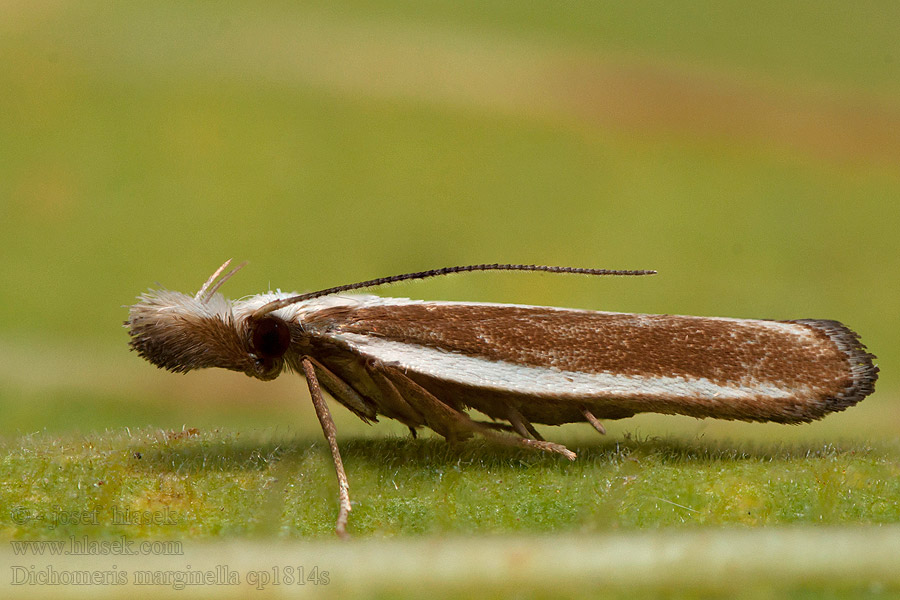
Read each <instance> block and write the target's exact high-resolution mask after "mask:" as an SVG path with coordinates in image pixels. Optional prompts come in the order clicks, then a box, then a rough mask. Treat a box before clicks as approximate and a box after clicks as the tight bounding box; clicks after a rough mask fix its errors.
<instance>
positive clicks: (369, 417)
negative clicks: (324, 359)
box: [304, 356, 378, 423]
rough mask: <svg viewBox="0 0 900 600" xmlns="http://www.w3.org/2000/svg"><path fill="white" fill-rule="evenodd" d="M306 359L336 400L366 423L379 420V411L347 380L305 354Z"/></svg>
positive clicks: (323, 385)
mask: <svg viewBox="0 0 900 600" xmlns="http://www.w3.org/2000/svg"><path fill="white" fill-rule="evenodd" d="M304 359H305V360H308V361H309V362H311V363H312V365H313V367H314V368H315V370H316V376H317V377H318V379H319V382H320V383H321V384H322V387H324V388H325V389H326V390H327V391H328V393H329V394H331V395H332V396H333V397H334V399H335V400H337V401H338V402H340V403H341V404H343V405H344V406H346V407H347V408H348V409H350V411H352V412H353V413H354V414H355V415H356V416H358V417H359V418H360V419H362V420H363V421H365V422H366V423H370V422H372V421H377V420H378V417H377V415H378V413H377V412H375V409H374V408H373V407H372V406H370V404H369V403H368V402H367V401H366V399H365V398H363V397H362V396H361V395H360V394H359V392H357V391H356V390H355V389H353V388H352V387H351V386H350V385H349V384H348V383H347V382H345V381H344V380H343V379H341V378H340V377H338V376H337V375H335V374H334V373H332V372H331V371H330V370H329V369H328V367H326V366H325V365H323V364H322V363H320V362H319V361H317V360H316V359H315V358H313V357H311V356H305V357H304Z"/></svg>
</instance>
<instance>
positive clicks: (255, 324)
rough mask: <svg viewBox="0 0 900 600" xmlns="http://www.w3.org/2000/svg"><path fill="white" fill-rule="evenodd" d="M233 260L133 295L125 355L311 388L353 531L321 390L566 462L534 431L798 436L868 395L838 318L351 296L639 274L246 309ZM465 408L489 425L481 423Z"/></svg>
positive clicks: (341, 527)
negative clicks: (194, 279)
mask: <svg viewBox="0 0 900 600" xmlns="http://www.w3.org/2000/svg"><path fill="white" fill-rule="evenodd" d="M227 265H228V263H227V262H226V263H225V264H224V265H222V267H220V268H219V270H217V271H216V272H215V273H214V274H213V276H212V277H210V278H209V279H208V280H207V281H206V283H204V285H203V286H202V287H201V289H200V291H199V292H198V293H197V294H196V295H194V296H188V295H185V294H180V293H178V292H171V291H167V290H162V291H151V292H148V293H146V294H144V295H143V296H140V297H139V302H138V303H136V304H135V305H133V306H132V307H131V309H130V312H129V318H128V321H126V323H125V325H126V326H127V327H128V328H129V334H130V336H131V346H132V348H133V349H134V350H136V351H137V352H138V354H139V355H140V356H142V357H143V358H145V359H147V360H149V361H150V362H152V363H153V364H155V365H157V366H158V367H160V368H165V369H168V370H171V371H177V372H187V371H189V370H192V369H197V368H205V367H214V366H215V367H222V368H226V369H231V370H235V371H241V372H244V373H246V374H247V375H249V376H251V377H256V378H258V379H263V380H267V379H272V378H274V377H276V376H277V375H278V374H280V373H281V372H282V371H284V370H285V369H289V370H293V371H296V372H298V373H300V374H302V375H304V376H305V377H306V379H307V383H308V386H309V389H310V394H311V396H312V399H313V404H314V405H315V408H316V414H317V416H318V418H319V420H320V423H321V425H322V429H323V432H324V433H325V437H326V439H327V440H328V442H329V447H330V449H331V452H332V457H333V460H334V463H335V469H336V472H337V476H338V483H339V492H340V509H339V513H338V520H337V526H336V530H337V532H338V533H339V534H340V535H345V534H346V529H345V527H346V523H347V518H348V515H349V512H350V507H351V505H350V500H349V492H348V490H349V484H348V481H347V477H346V474H345V472H344V468H343V463H342V461H341V457H340V452H339V450H338V446H337V439H336V432H335V427H334V422H333V421H332V419H331V415H330V413H329V411H328V408H327V405H326V404H325V402H324V400H323V399H322V393H321V389H322V388H324V389H325V390H326V391H328V392H329V393H330V394H331V395H332V396H333V397H334V398H335V399H336V400H337V401H338V402H340V403H341V404H343V405H344V406H346V407H347V408H348V409H349V410H351V411H352V412H354V413H355V414H356V415H357V416H359V417H360V418H361V419H363V420H364V421H366V422H372V421H377V417H378V416H379V415H381V416H385V417H388V418H392V419H397V420H399V421H401V422H403V423H404V424H406V425H407V426H408V427H409V428H410V430H411V431H412V433H413V434H415V429H416V428H419V427H428V428H430V429H433V430H434V431H436V432H438V433H439V434H441V435H442V436H444V437H446V438H447V439H448V440H465V439H467V438H469V437H471V436H472V435H474V434H479V435H483V436H486V437H488V438H490V439H493V440H497V441H499V442H503V443H507V444H514V445H518V446H522V447H527V448H534V449H540V450H544V451H547V452H554V453H558V454H562V455H563V456H566V457H567V458H569V459H574V458H575V454H574V453H573V452H571V451H570V450H569V449H567V448H565V446H562V445H560V444H556V443H553V442H548V441H545V440H544V439H543V438H542V437H541V436H540V434H539V433H538V432H537V430H536V429H535V428H534V426H533V423H542V424H548V425H559V424H563V423H571V422H585V423H590V424H591V425H592V426H593V427H594V428H595V429H597V430H598V431H599V432H600V433H604V432H605V430H604V428H603V425H602V424H601V423H600V421H599V419H618V418H623V417H629V416H632V415H634V414H636V413H639V412H659V413H668V414H684V415H690V416H695V417H713V418H722V419H740V420H746V421H775V422H781V423H802V422H807V421H811V420H814V419H818V418H821V417H822V416H824V415H825V414H827V413H829V412H835V411H840V410H844V409H845V408H847V407H849V406H852V405H854V404H856V403H857V402H859V401H860V400H862V399H863V398H865V397H866V396H867V395H869V394H871V393H872V392H873V390H874V383H875V380H876V379H877V373H878V368H877V367H876V366H875V365H874V364H873V362H872V360H873V359H874V356H873V355H871V354H869V353H868V352H867V351H866V350H865V346H863V345H862V344H861V343H860V341H859V337H858V336H857V334H856V333H855V332H853V331H852V330H850V329H849V328H847V327H846V326H844V325H842V324H841V323H838V322H837V321H826V320H816V319H803V320H796V321H766V320H754V319H731V318H714V317H690V316H677V315H642V314H629V313H613V312H598V311H587V310H574V309H564V308H551V307H539V306H528V305H517V304H487V303H464V302H424V301H420V300H408V299H403V298H383V297H379V296H371V295H347V294H345V292H348V291H352V290H355V289H360V288H365V287H371V286H373V285H382V284H385V283H392V282H394V281H402V280H409V279H424V278H427V277H434V276H439V275H445V274H449V273H458V272H469V271H490V270H507V271H508V270H517V271H549V272H554V273H585V274H590V275H647V274H652V273H654V271H609V270H601V269H576V268H570V267H544V266H535V265H500V264H493V265H471V266H464V267H449V268H444V269H436V270H433V271H423V272H419V273H407V274H404V275H397V276H392V277H386V278H381V279H374V280H369V281H364V282H360V283H357V284H349V285H344V286H338V287H334V288H328V289H325V290H321V291H318V292H312V293H308V294H300V295H293V294H284V293H281V292H268V293H266V294H260V295H257V296H252V297H250V298H246V299H243V300H240V301H236V302H232V301H229V300H226V299H225V298H224V297H222V296H221V295H220V294H218V293H217V291H218V289H219V287H220V286H221V285H222V284H223V283H224V282H225V281H227V279H228V278H230V277H231V276H232V275H233V274H234V273H235V272H237V270H238V269H240V268H241V266H243V265H241V266H239V267H237V268H235V269H233V270H232V271H230V272H228V273H226V274H225V275H222V273H223V272H224V270H225V268H226V267H227ZM468 409H474V410H476V411H478V412H480V413H483V414H485V415H487V416H488V417H490V418H491V419H492V420H491V421H487V422H485V421H476V420H474V419H473V418H471V417H470V416H469V414H468V413H467V410H468Z"/></svg>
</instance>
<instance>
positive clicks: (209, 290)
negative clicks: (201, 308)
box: [194, 258, 247, 304]
mask: <svg viewBox="0 0 900 600" xmlns="http://www.w3.org/2000/svg"><path fill="white" fill-rule="evenodd" d="M229 264H231V259H230V258H229V259H228V260H226V261H225V262H224V263H223V264H222V266H221V267H219V268H218V269H216V272H215V273H213V274H212V275H211V276H210V277H209V279H207V280H206V283H204V284H203V287H201V288H200V291H198V292H197V295H196V296H194V299H195V300H199V301H200V303H201V304H206V303H207V302H209V299H210V298H212V297H213V295H214V294H215V293H216V292H217V291H219V288H220V287H222V284H223V283H225V282H226V281H228V280H229V279H231V277H232V276H233V275H234V274H235V273H237V272H238V271H240V270H241V269H243V268H244V267H245V266H247V261H244V262H242V263H241V264H239V265H238V266H236V267H235V268H233V269H232V270H230V271H228V272H227V273H225V275H222V278H221V279H219V280H218V281H216V279H217V278H218V277H219V275H221V274H222V271H224V270H225V269H226V268H227V267H228V265H229ZM213 282H215V284H213ZM210 286H212V287H210Z"/></svg>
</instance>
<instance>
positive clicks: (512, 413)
mask: <svg viewBox="0 0 900 600" xmlns="http://www.w3.org/2000/svg"><path fill="white" fill-rule="evenodd" d="M506 411H507V414H508V416H509V422H510V423H512V426H513V428H514V429H515V430H516V431H517V432H518V433H519V435H521V436H522V437H523V438H527V437H530V438H532V439H535V440H540V441H544V438H543V437H541V434H539V433H538V432H537V430H536V429H535V428H534V425H532V424H531V423H530V422H529V421H528V419H526V418H525V417H523V416H522V413H520V412H519V410H518V409H517V408H516V407H515V406H513V405H512V404H508V405H507V406H506Z"/></svg>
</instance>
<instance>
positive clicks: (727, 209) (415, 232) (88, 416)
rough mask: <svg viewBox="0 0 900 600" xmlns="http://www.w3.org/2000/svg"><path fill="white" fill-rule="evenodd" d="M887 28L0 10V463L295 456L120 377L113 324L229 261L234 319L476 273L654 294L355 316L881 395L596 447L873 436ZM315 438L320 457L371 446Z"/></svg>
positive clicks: (893, 268)
mask: <svg viewBox="0 0 900 600" xmlns="http://www.w3.org/2000/svg"><path fill="white" fill-rule="evenodd" d="M898 24H900V4H898V3H897V2H893V1H883V2H874V1H873V2H866V3H853V4H848V3H846V2H836V1H834V2H830V1H828V2H826V1H823V2H816V3H782V2H766V1H763V2H755V3H746V2H737V1H725V2H723V1H716V2H694V3H689V4H688V3H685V4H684V5H679V4H675V3H671V2H665V1H659V2H630V3H619V2H591V3H557V2H537V3H524V2H508V1H502V0H481V1H479V2H427V1H426V2H423V1H421V0H417V1H415V2H404V1H399V0H398V1H390V0H383V1H376V2H301V3H295V2H269V3H265V4H261V3H253V2H247V3H242V2H216V3H182V2H154V3H118V2H109V3H105V2H81V3H65V2H52V1H37V0H34V1H13V2H9V1H6V2H0V239H2V250H0V252H2V260H0V412H2V414H3V417H2V419H0V433H2V434H4V435H15V434H17V433H26V432H30V431H36V430H41V429H47V430H49V431H73V430H82V431H91V430H102V429H104V428H121V427H126V426H128V427H134V426H144V425H148V424H149V425H154V426H159V427H166V428H179V429H180V428H181V427H182V425H186V426H188V427H216V426H218V425H222V426H231V427H235V428H238V429H249V428H279V427H281V428H284V427H285V426H286V424H289V423H296V424H297V425H296V427H297V430H300V431H303V432H304V434H305V435H309V436H311V437H313V436H315V437H316V438H317V439H318V437H319V436H320V435H321V434H320V433H319V432H318V428H317V427H316V426H315V425H312V419H313V417H312V410H311V408H310V407H309V406H308V402H301V400H302V399H304V398H305V397H306V392H305V386H304V385H303V383H302V382H301V381H300V380H299V378H293V377H289V378H282V379H280V380H278V381H277V382H274V383H271V384H264V383H260V382H253V381H250V380H248V379H246V378H244V377H243V376H242V375H238V374H232V373H224V372H215V373H203V372H201V373H191V374H188V375H186V376H177V375H171V374H167V373H163V372H159V371H157V370H156V369H154V368H152V367H151V366H150V365H148V364H145V363H143V362H142V361H141V360H140V359H139V358H138V357H137V356H135V355H134V354H132V353H130V352H128V350H127V336H126V334H125V331H124V330H123V328H122V327H121V324H122V321H123V319H124V318H125V316H126V312H127V311H126V309H125V308H124V306H125V305H128V304H130V303H131V302H132V301H133V300H134V297H135V296H136V295H137V294H139V293H140V292H142V291H143V290H145V289H146V288H148V287H150V286H154V285H155V284H156V282H159V283H160V284H161V285H163V286H166V287H169V288H172V289H177V290H181V291H185V292H193V291H196V289H197V288H198V287H199V286H200V284H202V282H203V281H204V280H205V279H206V277H207V276H208V275H209V274H210V273H211V272H212V271H213V270H214V269H215V268H216V267H218V265H219V264H221V263H222V262H223V261H224V260H225V259H227V258H235V259H237V260H244V259H246V260H249V261H250V265H249V267H247V268H246V269H245V270H244V271H243V272H241V273H240V275H239V276H237V277H235V278H234V279H233V280H232V281H230V282H229V283H228V285H227V286H226V287H225V289H224V290H223V291H224V292H225V293H226V295H228V296H231V297H241V296H244V295H247V294H252V293H257V292H260V291H264V290H266V289H268V288H269V286H270V285H271V286H272V287H280V288H282V289H290V290H294V289H296V290H300V291H302V290H310V289H317V288H322V287H327V286H331V285H336V284H340V283H347V282H352V281H356V280H361V279H367V278H370V277H376V276H383V275H390V274H395V273H400V272H405V271H411V270H419V269H426V268H433V267H439V266H447V265H454V264H467V263H475V262H523V263H530V262H534V263H548V264H561V265H575V266H591V267H606V268H652V269H658V270H659V272H660V274H659V275H658V276H657V277H654V278H643V279H620V280H614V279H590V278H583V277H563V276H545V275H529V274H474V275H468V276H457V277H451V278H446V279H444V280H440V281H427V282H424V281H423V282H418V283H413V284H404V285H398V286H395V287H393V288H390V289H386V290H381V293H384V294H393V295H402V296H412V297H422V298H435V299H447V300H454V299H455V300H486V301H499V302H521V303H530V304H550V305H556V306H572V307H583V308H595V309H603V310H617V311H628V312H656V313H682V314H697V315H717V316H735V317H759V318H782V319H787V318H803V317H823V318H834V319H839V320H841V321H844V322H845V323H847V324H849V325H851V326H852V327H853V328H855V329H856V330H857V331H858V332H859V333H860V334H861V335H862V337H863V340H864V341H865V342H866V343H867V344H868V346H869V348H870V349H871V350H872V351H873V352H874V353H876V354H877V355H878V356H879V361H878V362H879V364H880V366H881V368H882V376H881V379H880V381H879V382H878V386H877V392H876V394H875V395H874V396H873V397H872V398H870V399H868V400H866V401H865V402H864V403H863V404H861V405H860V406H858V407H856V408H854V409H852V410H850V411H848V412H847V413H846V414H843V415H837V416H832V417H830V419H827V420H826V421H824V422H823V423H821V424H815V425H811V426H808V427H805V428H785V427H775V428H772V427H769V426H760V425H743V424H706V423H700V422H696V421H692V420H682V419H678V418H672V417H669V418H657V417H640V418H638V419H633V420H630V421H627V422H622V424H621V425H619V424H616V425H615V426H613V427H612V428H611V433H612V434H613V435H616V434H620V433H621V432H622V431H623V430H629V431H631V430H635V429H636V428H643V429H642V430H643V431H669V430H670V429H673V428H674V429H677V428H687V429H688V430H689V431H692V432H695V431H698V430H699V429H701V428H702V430H703V431H716V432H718V431H721V432H722V433H723V434H728V435H750V436H754V435H769V432H775V434H773V435H778V436H795V435H803V436H813V437H819V438H825V437H826V436H830V435H831V434H833V433H835V432H839V433H841V434H842V435H845V436H851V437H860V438H865V437H866V436H872V435H878V436H883V437H891V438H893V437H896V434H897V433H898V430H900V426H898V417H900V403H898V398H897V395H898V386H900V378H898V376H897V371H898V369H897V363H898V359H900V339H898V332H900V315H898V311H897V303H898V298H900V284H898V277H897V273H898V267H900V252H898V251H900V243H898V240H897V237H898V225H900V207H898V199H900V166H898V165H900V36H898V35H897V31H898ZM335 412H336V417H337V418H338V419H339V422H338V425H339V429H340V430H341V432H342V435H343V436H345V437H346V436H348V435H349V436H353V435H382V434H383V433H384V432H386V431H394V429H392V426H391V425H390V424H381V425H378V426H376V427H375V428H374V429H369V428H364V427H363V426H362V425H357V424H355V419H354V418H353V417H352V416H347V415H346V414H345V411H342V410H341V409H339V408H338V409H336V411H335ZM304 423H306V424H309V425H310V427H305V426H304V425H303V424H304ZM292 427H294V426H293V425H290V426H288V428H289V429H291V428H292ZM294 431H296V430H294Z"/></svg>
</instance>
